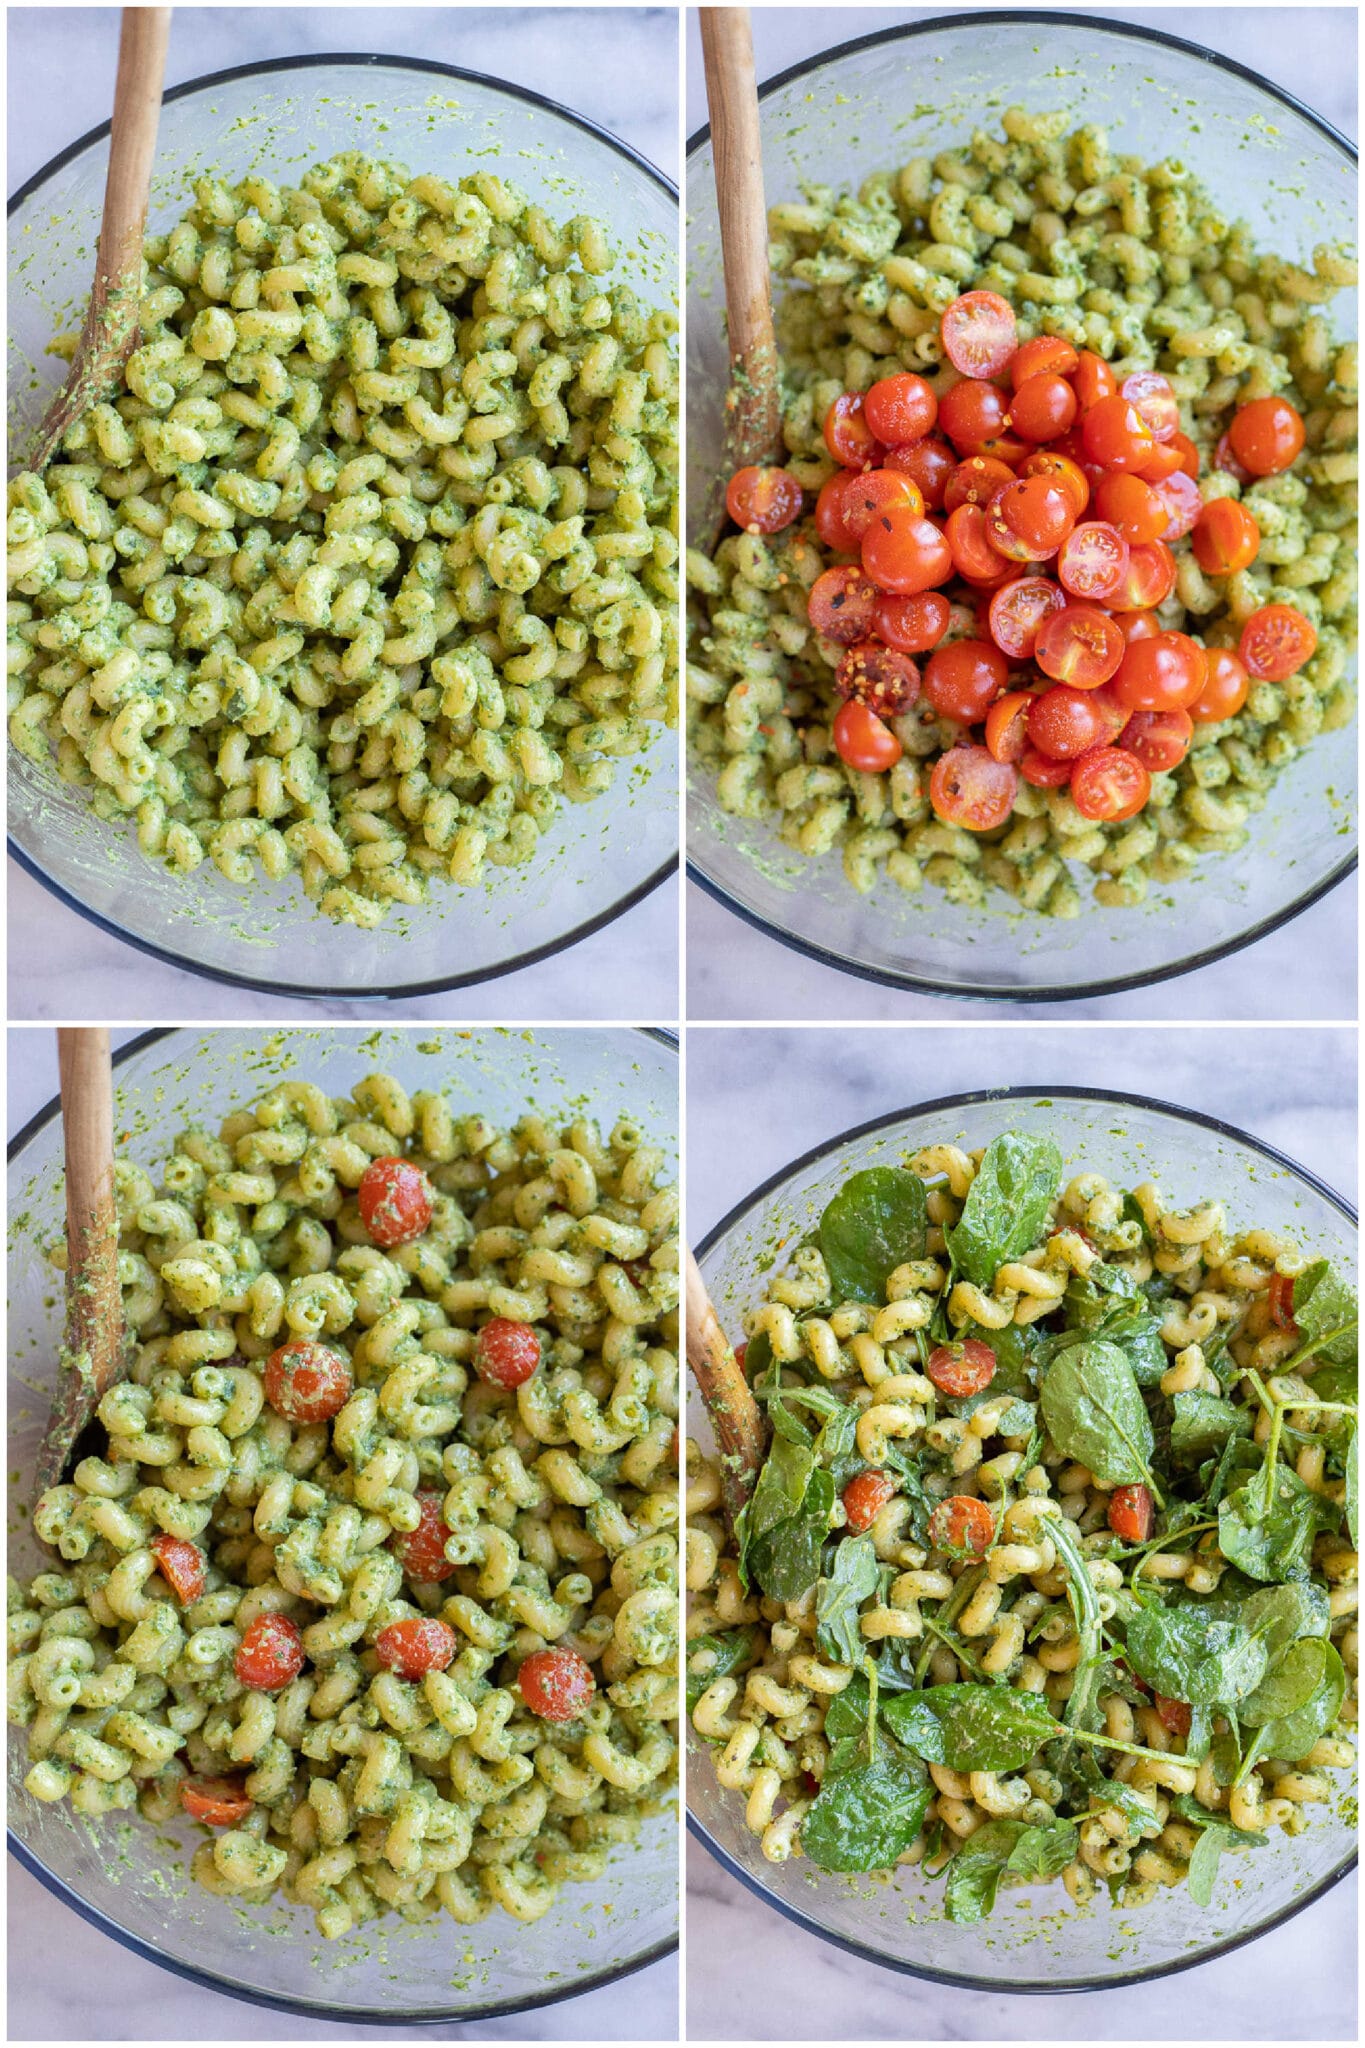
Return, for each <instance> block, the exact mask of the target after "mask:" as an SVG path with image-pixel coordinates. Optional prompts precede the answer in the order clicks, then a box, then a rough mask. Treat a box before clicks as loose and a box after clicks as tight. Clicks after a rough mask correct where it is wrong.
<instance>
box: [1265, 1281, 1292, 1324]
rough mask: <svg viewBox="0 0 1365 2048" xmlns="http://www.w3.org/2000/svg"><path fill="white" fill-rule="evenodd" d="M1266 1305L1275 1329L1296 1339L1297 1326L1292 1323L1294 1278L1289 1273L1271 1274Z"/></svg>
mask: <svg viewBox="0 0 1365 2048" xmlns="http://www.w3.org/2000/svg"><path fill="white" fill-rule="evenodd" d="M1266 1304H1267V1306H1268V1308H1269V1310H1270V1320H1271V1322H1272V1323H1273V1324H1274V1325H1275V1328H1276V1329H1277V1330H1285V1331H1287V1332H1288V1333H1289V1334H1290V1335H1291V1336H1294V1337H1297V1336H1298V1334H1299V1326H1298V1324H1297V1323H1296V1322H1295V1321H1294V1277H1293V1275H1292V1274H1291V1273H1272V1274H1271V1276H1270V1288H1269V1291H1268V1293H1267V1296H1266Z"/></svg>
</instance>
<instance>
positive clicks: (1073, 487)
mask: <svg viewBox="0 0 1365 2048" xmlns="http://www.w3.org/2000/svg"><path fill="white" fill-rule="evenodd" d="M1019 474H1020V476H1045V477H1046V478H1047V479H1048V482H1049V483H1054V484H1060V486H1061V488H1062V489H1063V490H1064V491H1065V492H1066V494H1067V496H1068V497H1069V498H1070V500H1071V509H1072V511H1073V512H1074V513H1075V515H1076V517H1077V518H1078V519H1079V518H1080V516H1081V514H1082V512H1084V510H1085V508H1086V506H1087V505H1088V504H1089V503H1090V483H1089V479H1088V478H1087V476H1086V474H1085V471H1084V470H1083V469H1082V468H1081V466H1080V464H1079V463H1078V462H1073V461H1072V459H1071V457H1070V456H1069V455H1063V454H1061V453H1060V452H1059V451H1058V450H1057V449H1056V448H1035V449H1034V451H1033V453H1032V455H1026V456H1025V457H1024V460H1023V461H1022V462H1021V463H1020V465H1019Z"/></svg>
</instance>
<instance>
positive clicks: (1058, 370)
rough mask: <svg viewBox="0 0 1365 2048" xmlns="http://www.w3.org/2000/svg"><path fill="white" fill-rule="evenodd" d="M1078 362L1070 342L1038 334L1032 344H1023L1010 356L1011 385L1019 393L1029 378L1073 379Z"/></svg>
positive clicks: (1028, 342)
mask: <svg viewBox="0 0 1365 2048" xmlns="http://www.w3.org/2000/svg"><path fill="white" fill-rule="evenodd" d="M1079 362H1080V357H1079V356H1078V355H1077V353H1076V351H1075V349H1074V348H1073V347H1072V346H1071V343H1070V342H1069V341H1063V340H1062V338H1061V336H1060V335H1057V334H1039V335H1035V337H1034V339H1033V340H1032V341H1021V342H1020V344H1019V346H1018V348H1017V349H1016V350H1015V351H1014V354H1013V355H1012V356H1011V357H1010V382H1011V384H1013V386H1014V388H1015V390H1016V391H1017V390H1018V389H1019V386H1020V385H1021V384H1027V382H1028V380H1029V378H1030V377H1045V376H1054V377H1070V376H1071V375H1072V374H1073V372H1074V371H1075V369H1076V366H1077V364H1078V363H1079Z"/></svg>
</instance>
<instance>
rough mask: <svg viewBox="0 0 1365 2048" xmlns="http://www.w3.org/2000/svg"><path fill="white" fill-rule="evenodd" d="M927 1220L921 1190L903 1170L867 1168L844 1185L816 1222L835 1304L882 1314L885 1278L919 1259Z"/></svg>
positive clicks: (923, 1243)
mask: <svg viewBox="0 0 1365 2048" xmlns="http://www.w3.org/2000/svg"><path fill="white" fill-rule="evenodd" d="M928 1229H929V1216H928V1209H927V1207H926V1204H925V1198H924V1184H923V1182H922V1181H920V1180H919V1179H918V1177H917V1176H916V1175H915V1174H913V1173H908V1172H907V1171H906V1169H905V1168H904V1167H902V1166H871V1167H869V1168H868V1169H867V1171H866V1172H864V1173H855V1174H854V1175H853V1176H852V1177H851V1179H849V1180H846V1181H845V1182H844V1184H843V1186H842V1187H841V1188H840V1190H839V1192H838V1194H837V1195H836V1196H835V1197H834V1199H833V1201H832V1202H830V1203H829V1205H828V1207H827V1208H826V1210H825V1212H824V1214H823V1216H822V1217H821V1218H820V1250H821V1253H822V1254H823V1256H824V1261H825V1264H826V1266H827V1267H828V1268H829V1281H830V1290H831V1293H832V1295H833V1297H834V1300H835V1301H836V1302H840V1301H865V1302H870V1303H872V1304H873V1305H874V1306H876V1307H878V1308H880V1307H881V1305H882V1303H883V1302H884V1301H885V1299H886V1282H887V1277H888V1275H890V1274H891V1273H893V1272H894V1271H895V1269H896V1267H897V1266H901V1265H904V1263H905V1261H906V1260H907V1259H922V1258H923V1257H924V1248H925V1245H926V1243H927V1241H928Z"/></svg>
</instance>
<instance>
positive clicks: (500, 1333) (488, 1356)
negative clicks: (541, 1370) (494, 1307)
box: [474, 1316, 540, 1392]
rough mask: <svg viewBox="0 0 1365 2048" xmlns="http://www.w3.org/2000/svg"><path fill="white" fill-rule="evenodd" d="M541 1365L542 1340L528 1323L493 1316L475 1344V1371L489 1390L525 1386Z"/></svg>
mask: <svg viewBox="0 0 1365 2048" xmlns="http://www.w3.org/2000/svg"><path fill="white" fill-rule="evenodd" d="M539 1364H540V1339H539V1337H538V1336H537V1335H536V1333H535V1331H534V1330H533V1329H532V1327H531V1325H530V1324H529V1323H514V1322H512V1321H511V1320H510V1319H509V1318H508V1317H507V1316H492V1317H490V1319H489V1320H488V1322H486V1323H485V1324H484V1326H483V1328H482V1329H481V1330H480V1331H479V1334H478V1336H477V1338H476V1339H475V1342H474V1370H475V1372H476V1373H477V1374H478V1375H479V1378H480V1379H481V1380H482V1381H483V1383H484V1385H485V1386H486V1387H501V1388H502V1389H503V1391H504V1392H508V1391H510V1390H511V1389H512V1388H513V1387H524V1386H525V1384H526V1382H527V1380H529V1379H530V1378H531V1376H532V1374H533V1373H534V1372H535V1370H536V1368H537V1366H538V1365H539Z"/></svg>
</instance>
